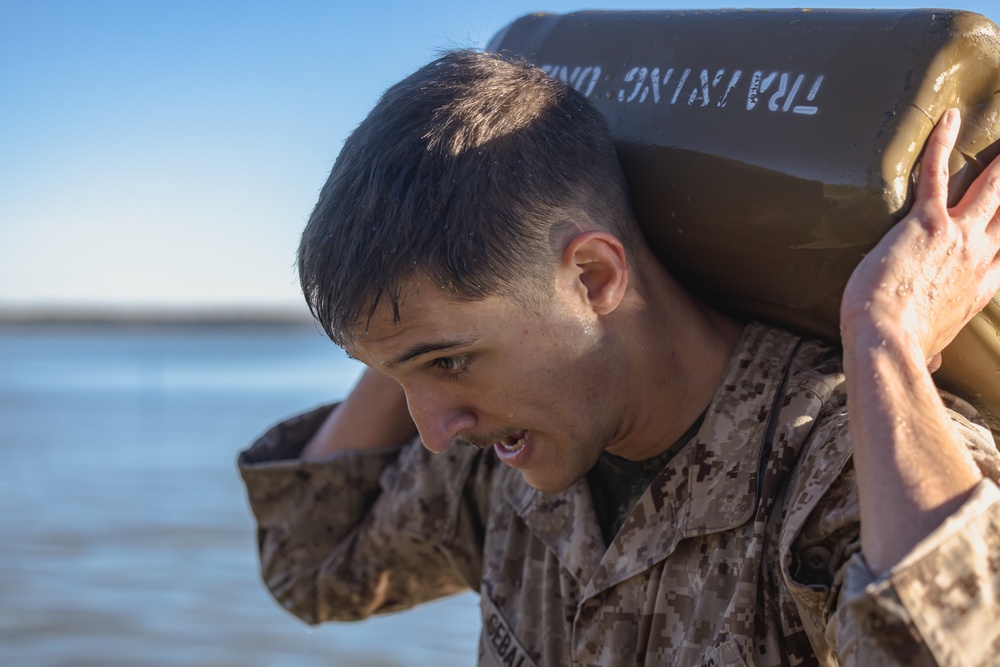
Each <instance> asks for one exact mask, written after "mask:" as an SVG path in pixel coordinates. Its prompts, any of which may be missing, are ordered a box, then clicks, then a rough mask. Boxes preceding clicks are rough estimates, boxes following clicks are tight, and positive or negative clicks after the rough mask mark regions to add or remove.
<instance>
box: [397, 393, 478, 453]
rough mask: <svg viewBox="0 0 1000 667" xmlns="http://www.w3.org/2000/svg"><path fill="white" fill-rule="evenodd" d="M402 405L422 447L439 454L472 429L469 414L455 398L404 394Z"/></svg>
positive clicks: (425, 394) (473, 417) (470, 413)
mask: <svg viewBox="0 0 1000 667" xmlns="http://www.w3.org/2000/svg"><path fill="white" fill-rule="evenodd" d="M406 405H407V407H408V408H409V410H410V417H411V418H413V423H414V424H416V426H417V431H418V432H419V433H420V439H421V440H422V441H423V443H424V447H426V448H427V449H429V450H431V451H432V452H435V453H440V452H443V451H444V450H446V449H447V448H448V445H449V444H450V443H451V441H452V440H454V439H455V437H456V436H458V435H459V434H461V433H462V432H463V431H466V430H468V429H471V428H472V427H474V426H475V425H476V417H475V414H474V413H473V412H472V410H471V409H470V408H468V407H465V406H463V404H462V402H461V401H460V400H459V399H458V398H457V397H450V396H443V395H440V394H435V393H432V392H429V391H426V390H425V391H415V390H407V391H406Z"/></svg>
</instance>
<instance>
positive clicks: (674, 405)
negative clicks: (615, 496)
mask: <svg viewBox="0 0 1000 667" xmlns="http://www.w3.org/2000/svg"><path fill="white" fill-rule="evenodd" d="M636 264H637V265H638V266H637V267H636V268H638V269H639V270H638V271H635V270H634V269H633V274H632V275H633V277H634V278H633V282H632V284H631V285H630V287H633V286H634V288H635V289H633V290H631V292H632V293H631V295H630V298H631V303H629V304H628V308H626V309H625V310H624V311H623V320H622V321H621V322H620V325H621V326H622V329H621V331H622V333H623V335H622V336H621V337H620V338H619V342H620V344H621V345H622V346H623V348H624V349H625V355H624V356H625V359H626V360H627V361H626V363H625V364H624V366H625V372H626V373H627V377H626V378H625V382H624V383H623V384H624V385H626V386H625V392H626V395H627V396H628V400H627V401H626V403H625V407H624V409H623V411H624V414H625V417H624V419H623V421H622V425H621V428H620V431H619V433H618V437H616V438H615V440H614V442H613V443H612V444H611V445H609V446H608V448H607V451H608V452H610V453H612V454H616V455H618V456H622V457H624V458H627V459H630V460H633V461H640V460H645V459H649V458H652V457H654V456H657V455H658V454H661V453H662V452H664V451H666V450H667V449H668V448H669V447H670V446H671V445H672V444H673V443H674V442H676V441H677V439H678V438H680V437H681V436H682V435H683V434H684V433H685V431H687V430H688V428H690V426H691V425H692V424H693V423H694V422H695V421H696V420H697V419H698V417H699V416H700V415H701V414H702V413H703V412H704V411H705V408H707V407H708V404H709V403H710V402H711V400H712V397H713V396H714V395H715V392H716V390H717V389H718V388H719V385H720V384H721V382H722V376H723V373H724V372H725V369H726V365H727V364H728V362H729V358H730V357H731V356H732V354H733V351H734V349H735V347H736V345H737V342H738V341H739V337H740V334H741V333H742V331H743V325H742V324H739V323H737V322H735V321H734V320H731V319H729V318H728V317H726V316H724V315H722V314H721V313H718V312H716V311H714V310H712V309H710V308H708V307H707V306H705V305H703V304H701V303H700V302H699V301H697V300H696V299H694V298H693V297H692V296H691V295H689V294H688V293H687V292H686V291H685V290H684V289H683V288H681V287H680V285H678V284H677V282H676V281H675V280H674V279H673V277H672V276H670V275H669V274H668V273H667V272H666V271H665V270H664V269H663V267H662V266H661V265H660V263H659V262H658V261H657V260H656V259H654V258H652V257H648V258H643V259H641V260H640V261H639V262H636ZM633 266H635V265H633ZM636 274H638V275H636ZM636 279H637V280H636Z"/></svg>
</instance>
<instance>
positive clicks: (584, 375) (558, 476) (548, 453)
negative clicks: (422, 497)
mask: <svg viewBox="0 0 1000 667" xmlns="http://www.w3.org/2000/svg"><path fill="white" fill-rule="evenodd" d="M539 310H541V311H542V314H534V313H530V312H527V311H526V310H525V309H524V308H523V307H521V306H520V305H518V304H517V303H516V302H514V301H513V300H511V299H510V298H506V297H500V296H491V297H487V298H486V299H483V300H479V301H461V300H458V299H455V298H454V297H452V296H451V295H449V294H448V293H447V292H446V291H445V290H443V289H441V288H439V287H438V286H436V285H434V284H433V283H431V282H430V281H428V280H422V279H420V280H413V281H411V282H410V283H409V285H408V289H406V290H404V292H403V298H402V300H401V304H400V309H399V315H400V321H399V322H397V323H394V322H393V320H392V316H391V312H390V310H389V308H388V307H385V306H380V307H379V309H378V310H377V311H376V314H375V316H374V317H373V318H372V321H371V323H370V326H369V327H368V330H367V332H366V333H365V334H363V335H360V336H358V337H357V338H356V340H355V343H354V344H351V345H349V346H348V352H350V354H351V355H352V356H354V357H356V358H358V359H360V360H362V361H364V362H365V363H366V364H368V365H369V366H371V367H373V368H375V369H377V370H380V371H382V372H384V373H386V374H387V375H389V376H391V377H392V378H394V379H395V380H396V381H397V382H399V384H400V385H402V387H403V390H404V391H405V393H406V399H407V404H408V406H409V409H410V415H411V416H412V417H413V420H414V422H415V423H416V425H417V429H418V430H419V432H420V436H421V439H422V440H423V442H424V445H425V446H426V447H427V448H429V449H431V450H432V451H435V452H440V451H443V450H444V449H445V448H447V447H448V446H449V445H461V444H473V445H476V446H479V447H491V448H493V449H494V450H495V452H496V454H497V456H498V457H499V458H500V459H501V460H502V461H503V462H504V463H506V464H507V465H510V466H511V467H514V468H517V469H518V470H519V471H520V472H521V474H522V475H523V476H524V479H525V481H526V482H527V483H528V484H530V485H531V486H534V487H535V488H538V489H541V490H543V491H547V492H558V491H561V490H563V489H566V488H567V487H569V486H570V485H571V484H572V483H573V482H575V481H576V480H577V479H579V478H580V477H582V476H583V475H584V474H586V472H587V471H588V470H589V469H590V468H591V466H592V465H593V464H594V463H595V462H596V460H597V458H598V456H599V455H600V453H601V451H603V449H604V448H605V447H606V446H607V445H608V444H609V443H611V442H612V441H613V440H614V438H615V436H616V433H617V432H618V431H619V430H620V428H621V426H622V424H621V422H622V414H623V411H622V406H621V402H622V399H621V396H622V395H623V393H622V392H621V391H616V387H615V386H614V384H613V383H614V378H615V374H614V373H613V369H614V366H615V363H614V356H613V355H612V354H610V352H609V351H608V350H607V349H605V348H606V345H604V344H603V343H602V338H603V337H602V334H601V326H600V322H599V319H598V316H597V315H595V314H594V312H593V311H592V310H590V309H589V308H588V307H587V304H586V300H585V299H583V298H580V296H579V293H578V292H574V291H572V290H560V289H558V288H557V289H556V290H555V295H554V297H553V299H552V300H551V302H549V303H546V304H545V305H544V306H543V307H542V308H540V309H539Z"/></svg>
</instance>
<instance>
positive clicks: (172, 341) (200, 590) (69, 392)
mask: <svg viewBox="0 0 1000 667" xmlns="http://www.w3.org/2000/svg"><path fill="white" fill-rule="evenodd" d="M359 373H360V367H359V366H357V365H355V364H354V363H353V362H351V361H350V360H348V359H347V358H346V357H345V356H344V355H343V353H342V352H340V351H339V350H338V349H337V348H336V347H335V346H334V345H333V344H332V343H330V342H329V341H328V340H326V339H325V338H324V337H323V336H322V335H321V334H320V333H318V332H317V330H316V329H314V328H312V327H310V326H294V325H268V326H258V327H254V326H251V325H232V326H210V325H199V326H192V327H184V326H180V325H169V326H155V327H154V326H146V327H139V326H132V327H125V326H113V325H94V326H82V325H81V326H69V325H45V326H42V325H38V326H27V325H18V326H0V456H2V468H0V470H2V472H0V508H2V510H3V511H2V513H0V536H2V538H0V665H17V666H18V667H35V666H38V667H56V666H60V667H69V666H84V665H93V666H101V667H111V666H114V665H130V666H131V665H149V666H161V665H197V666H199V667H201V666H229V665H232V666H237V665H238V666H241V667H251V666H255V665H260V666H277V665H281V666H283V667H284V666H291V667H295V666H297V665H307V666H311V665H346V666H354V665H357V666H367V665H372V666H374V665H442V666H448V665H469V664H473V663H474V662H475V656H476V648H475V647H476V639H477V636H478V627H479V615H478V607H477V601H476V598H475V597H474V596H473V595H472V594H466V595H462V596H457V597H453V598H448V599H445V600H442V601H439V602H435V603H432V604H429V605H425V606H423V607H421V608H419V609H417V610H413V611H409V612H404V613H401V614H395V615H390V616H386V617H382V618H377V619H373V620H370V621H364V622H361V623H351V624H337V625H334V624H328V625H325V626H321V627H319V628H309V627H308V626H306V625H304V624H303V623H301V622H300V621H298V620H297V619H295V618H293V617H292V616H290V615H289V614H288V613H287V612H285V611H284V610H283V609H281V608H280V607H279V606H278V605H277V604H276V603H275V602H274V601H273V600H272V599H271V598H270V597H269V595H268V594H267V592H266V591H265V589H264V587H263V585H262V584H261V582H260V579H259V575H258V569H257V555H256V547H255V535H254V530H255V528H254V523H253V519H252V517H251V515H250V512H249V509H248V507H247V504H246V500H245V494H244V490H243V485H242V483H241V482H240V480H239V476H238V473H237V471H236V467H235V458H236V455H237V453H238V451H239V450H240V449H242V448H244V447H245V446H247V445H248V444H249V443H250V442H251V441H252V440H253V439H254V438H255V437H256V436H257V435H259V434H260V433H261V432H262V431H263V430H265V429H266V428H267V427H268V426H269V425H270V424H271V423H273V422H275V421H277V420H279V419H280V418H282V417H285V416H288V415H291V414H294V413H296V412H300V411H302V410H305V409H308V408H310V407H312V406H315V405H318V404H320V403H324V402H328V401H330V400H333V399H336V398H339V397H341V396H343V395H344V394H345V393H346V392H347V391H348V390H349V388H350V387H351V385H352V384H353V382H354V381H355V379H356V378H357V376H358V374H359Z"/></svg>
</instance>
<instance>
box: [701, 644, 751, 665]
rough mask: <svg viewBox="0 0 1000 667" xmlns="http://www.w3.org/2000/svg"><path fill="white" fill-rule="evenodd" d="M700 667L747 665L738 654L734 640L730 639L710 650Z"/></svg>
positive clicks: (738, 650)
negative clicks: (710, 652)
mask: <svg viewBox="0 0 1000 667" xmlns="http://www.w3.org/2000/svg"><path fill="white" fill-rule="evenodd" d="M700 667H747V663H746V661H745V660H743V656H742V655H740V649H739V648H738V647H737V646H736V640H734V639H730V640H729V641H728V642H726V643H725V644H723V645H722V646H720V647H719V648H717V649H715V650H714V651H712V654H711V655H709V656H708V657H707V658H706V659H705V661H704V662H702V663H701V666H700Z"/></svg>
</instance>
